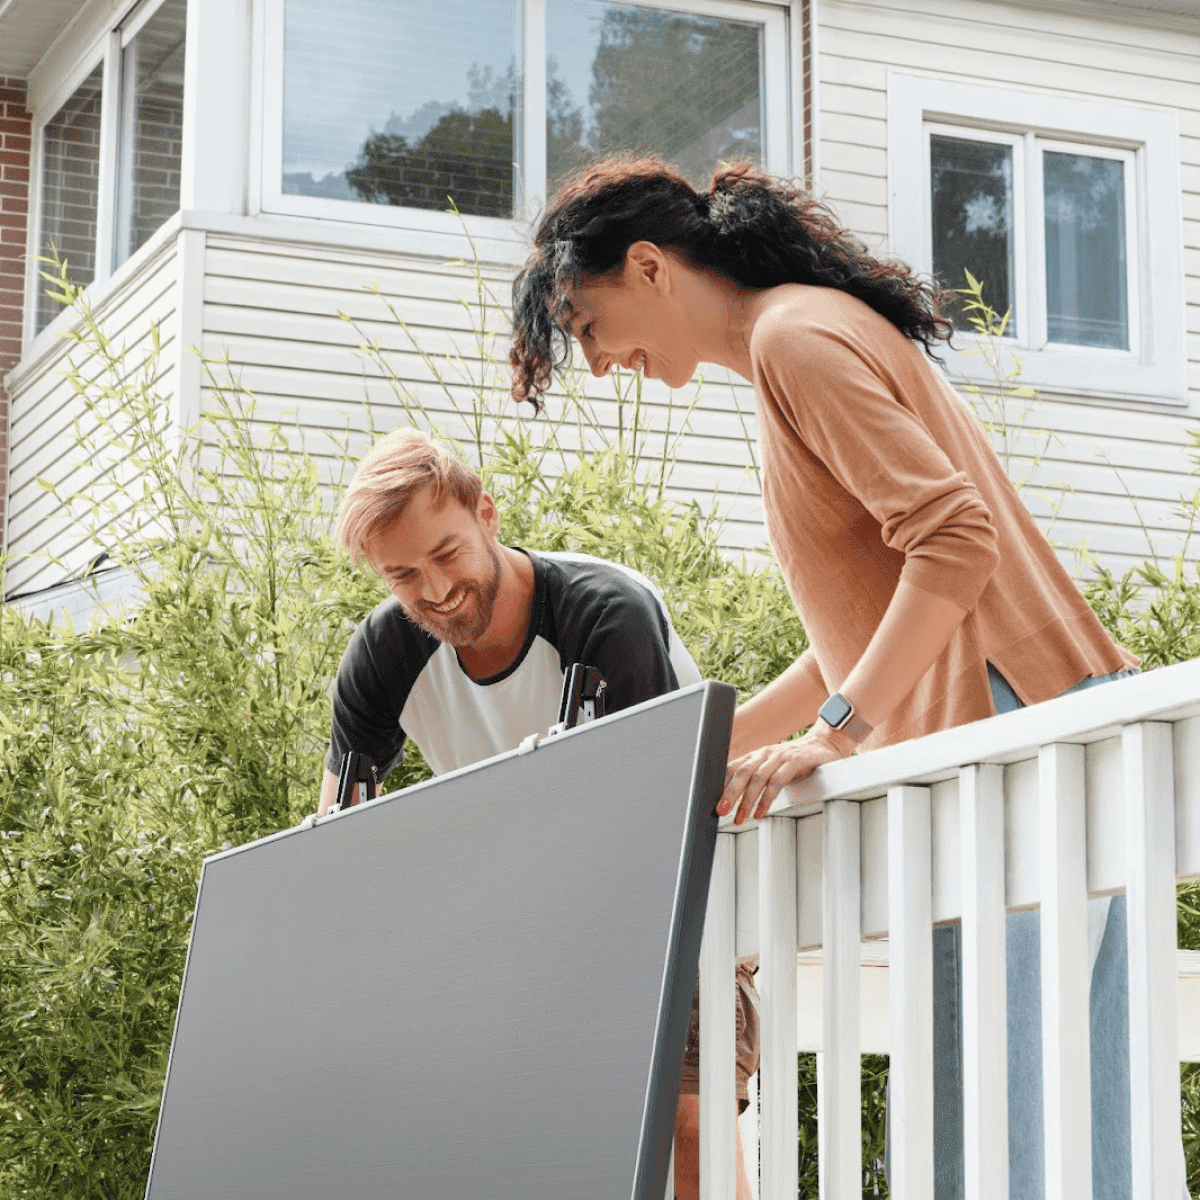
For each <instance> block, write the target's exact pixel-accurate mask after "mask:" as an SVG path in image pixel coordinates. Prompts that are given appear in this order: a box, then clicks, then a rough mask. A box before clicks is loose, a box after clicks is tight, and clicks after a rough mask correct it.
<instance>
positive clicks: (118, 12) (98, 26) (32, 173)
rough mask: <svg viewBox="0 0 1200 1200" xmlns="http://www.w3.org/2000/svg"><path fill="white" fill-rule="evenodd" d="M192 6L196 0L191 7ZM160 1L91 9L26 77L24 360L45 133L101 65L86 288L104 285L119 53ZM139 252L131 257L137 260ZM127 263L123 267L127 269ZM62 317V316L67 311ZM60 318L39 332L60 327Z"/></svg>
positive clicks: (109, 266)
mask: <svg viewBox="0 0 1200 1200" xmlns="http://www.w3.org/2000/svg"><path fill="white" fill-rule="evenodd" d="M192 2H193V3H194V2H196V0H192ZM163 3H165V0H132V2H131V3H129V4H127V5H125V6H123V7H119V6H114V5H113V4H112V3H111V2H109V3H103V4H101V3H93V4H92V5H91V6H90V9H85V10H84V13H83V16H82V18H81V19H80V20H79V21H78V22H77V23H76V24H75V25H72V26H71V27H69V28H68V30H67V31H66V33H65V34H64V35H63V37H61V38H60V39H59V41H58V42H56V43H55V44H54V46H52V47H51V49H50V51H49V52H48V53H47V55H46V57H45V58H44V59H43V60H42V62H40V63H39V64H38V66H37V67H36V68H34V71H33V73H32V74H31V77H30V88H29V100H30V104H31V106H32V108H33V122H32V130H31V135H32V136H31V142H30V151H31V152H30V156H29V201H28V212H29V223H28V227H27V229H26V239H25V293H24V308H23V312H22V336H21V341H22V347H23V353H24V352H27V351H28V350H29V348H30V347H31V346H32V344H33V342H34V340H35V338H37V337H40V336H41V335H40V334H38V333H37V307H38V304H37V302H38V295H39V293H40V292H41V291H42V289H43V288H44V287H45V280H43V279H42V278H41V276H40V274H39V272H40V271H41V270H42V264H41V263H40V262H38V261H37V259H38V255H39V254H40V253H41V245H42V167H43V161H42V157H43V134H44V133H45V129H46V126H47V125H48V124H49V123H50V121H52V120H53V119H54V117H55V116H56V115H57V113H58V110H59V109H60V108H62V106H63V105H64V104H65V103H66V102H67V101H68V100H69V99H70V98H71V96H72V95H73V94H74V92H75V89H76V88H78V87H79V85H80V84H81V83H82V82H83V81H84V80H85V79H86V78H87V77H88V76H89V75H90V74H91V73H92V71H93V70H95V68H96V65H97V64H98V63H103V64H104V71H103V78H102V81H101V93H100V147H99V169H98V174H97V180H96V190H97V196H96V245H95V259H96V266H95V274H94V275H93V277H92V281H91V283H90V284H89V285H88V286H89V288H90V287H93V286H95V285H96V284H102V283H104V282H105V281H106V280H107V279H109V278H110V277H111V276H112V274H113V237H114V234H115V232H116V230H115V220H116V207H115V206H116V185H117V178H116V172H117V143H118V136H119V131H120V105H121V97H120V95H119V92H120V86H119V84H120V79H121V50H122V47H123V46H124V45H126V44H127V43H128V42H129V41H130V40H131V39H132V38H133V37H134V35H135V34H136V33H137V32H138V30H139V29H141V27H142V26H143V25H145V23H146V22H147V21H148V20H149V19H150V18H151V17H152V16H153V15H154V14H155V13H156V12H157V11H158V9H159V8H160V7H161V5H162V4H163ZM142 249H145V247H142V248H140V249H139V250H138V251H137V252H136V253H135V254H134V255H132V256H131V257H132V258H137V257H138V256H139V255H140V254H141V252H142ZM124 265H125V264H124V263H122V264H121V266H122V267H124ZM64 311H66V310H64ZM61 317H62V314H61V313H60V314H58V315H57V316H56V317H55V318H54V320H52V321H51V322H50V324H49V325H47V326H46V329H44V330H42V331H41V332H42V334H44V333H46V332H47V331H48V330H50V329H52V328H54V327H55V326H57V325H58V323H59V320H60V318H61Z"/></svg>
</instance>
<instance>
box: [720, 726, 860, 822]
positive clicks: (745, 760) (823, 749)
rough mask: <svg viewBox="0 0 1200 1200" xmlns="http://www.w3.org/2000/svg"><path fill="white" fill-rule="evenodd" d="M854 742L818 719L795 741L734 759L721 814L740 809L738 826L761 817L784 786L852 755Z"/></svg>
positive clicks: (722, 801)
mask: <svg viewBox="0 0 1200 1200" xmlns="http://www.w3.org/2000/svg"><path fill="white" fill-rule="evenodd" d="M853 753H854V742H853V741H851V740H850V738H848V737H847V736H846V735H845V734H844V733H839V732H838V731H837V730H836V729H831V728H830V727H829V726H828V725H827V724H826V723H825V722H824V721H818V722H817V724H815V725H814V726H813V727H812V728H811V729H810V730H809V731H808V732H807V733H806V734H805V735H804V736H803V737H802V738H800V739H799V740H798V741H795V742H777V743H776V744H775V745H773V746H764V747H763V748H762V749H761V750H752V751H751V752H750V753H749V754H743V755H742V757H741V758H736V759H734V760H733V761H732V762H731V763H730V764H729V765H728V766H727V767H726V768H725V791H724V792H722V794H721V799H720V801H719V802H718V803H717V815H718V816H721V817H723V816H726V815H727V814H728V813H731V812H734V811H735V810H736V815H735V816H734V818H733V823H734V824H735V825H743V824H745V822H746V821H747V820H749V818H750V817H752V816H753V817H754V819H755V820H761V819H762V818H763V817H765V816H766V815H767V810H768V809H769V808H770V807H771V802H772V801H773V800H774V799H775V797H776V796H778V795H779V792H780V790H781V789H783V788H785V787H787V785H788V784H789V783H795V782H796V781H797V780H798V779H805V778H807V777H808V776H809V775H811V774H812V773H813V772H814V771H815V770H816V769H817V768H818V767H819V766H822V765H823V764H825V763H829V762H836V761H837V760H838V759H840V758H849V756H850V755H851V754H853Z"/></svg>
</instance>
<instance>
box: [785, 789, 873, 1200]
mask: <svg viewBox="0 0 1200 1200" xmlns="http://www.w3.org/2000/svg"><path fill="white" fill-rule="evenodd" d="M824 868H825V870H824V875H825V884H824V889H823V892H822V922H821V924H822V935H823V936H822V951H821V960H822V971H821V975H822V978H823V984H824V991H825V995H824V1007H825V1011H824V1013H823V1022H824V1045H825V1049H824V1056H823V1059H822V1062H821V1077H820V1080H819V1085H818V1090H817V1097H818V1110H819V1111H818V1121H817V1125H818V1134H819V1140H820V1164H819V1174H820V1181H821V1183H820V1193H821V1200H850V1198H852V1197H861V1196H862V1051H861V1037H860V1033H859V1021H860V1014H859V996H858V991H859V972H860V971H861V951H860V949H859V943H860V935H859V930H860V917H859V906H860V886H861V882H860V878H859V806H858V803H857V802H856V801H853V800H831V801H830V802H829V803H828V804H826V805H825V862H824ZM793 1090H794V1089H793ZM793 1157H795V1152H794V1150H793ZM763 1195H764V1197H765V1196H770V1197H772V1198H774V1197H776V1196H779V1197H784V1196H793V1195H795V1187H794V1186H793V1189H792V1191H791V1192H786V1193H785V1192H783V1191H778V1192H775V1191H768V1190H767V1187H766V1184H765V1176H764V1187H763Z"/></svg>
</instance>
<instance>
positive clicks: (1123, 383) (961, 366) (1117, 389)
mask: <svg viewBox="0 0 1200 1200" xmlns="http://www.w3.org/2000/svg"><path fill="white" fill-rule="evenodd" d="M954 343H955V344H954V345H953V346H951V347H947V348H946V349H945V351H944V352H942V357H943V358H944V359H945V360H946V368H947V370H948V372H949V374H950V375H951V377H952V378H956V379H962V378H966V379H967V380H969V381H970V382H972V383H977V384H979V385H980V386H981V387H987V386H988V385H989V384H990V385H992V386H995V385H996V382H997V380H996V372H995V371H994V370H993V369H992V368H991V367H990V366H989V365H988V363H987V362H986V360H985V358H984V356H983V354H982V352H981V348H982V345H983V343H982V342H981V340H980V339H978V338H974V337H967V336H964V335H963V334H961V333H957V334H955V337H954ZM1018 366H1019V368H1020V373H1019V374H1018V375H1016V376H1015V377H1014V378H1012V379H1010V380H1008V383H1009V384H1010V385H1011V386H1014V387H1029V388H1034V389H1036V390H1037V391H1038V392H1039V393H1044V394H1051V395H1057V396H1074V397H1079V398H1087V399H1093V398H1094V399H1100V400H1116V401H1129V402H1132V403H1136V404H1138V405H1155V406H1160V407H1163V408H1168V409H1171V410H1174V411H1180V410H1187V409H1188V408H1189V406H1190V402H1189V397H1188V390H1187V373H1186V371H1187V367H1186V363H1184V362H1182V361H1181V362H1180V363H1179V364H1178V367H1177V368H1175V369H1174V370H1172V369H1170V368H1168V367H1165V366H1162V365H1159V364H1154V363H1145V362H1140V361H1139V360H1138V359H1137V357H1136V356H1135V355H1133V354H1130V353H1126V352H1123V351H1118V350H1091V351H1088V350H1082V351H1075V350H1072V349H1071V348H1068V347H1062V346H1047V347H1045V348H1044V349H1041V350H1031V349H1029V348H1027V347H1021V346H1013V345H1002V346H1001V347H1000V363H999V369H1000V371H999V373H1000V374H1001V375H1007V374H1008V373H1009V372H1010V371H1014V370H1016V369H1017V368H1018Z"/></svg>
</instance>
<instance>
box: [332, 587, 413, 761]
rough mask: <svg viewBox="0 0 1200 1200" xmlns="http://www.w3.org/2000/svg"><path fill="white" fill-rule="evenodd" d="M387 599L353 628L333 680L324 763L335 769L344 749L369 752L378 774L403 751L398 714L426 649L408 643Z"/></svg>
mask: <svg viewBox="0 0 1200 1200" xmlns="http://www.w3.org/2000/svg"><path fill="white" fill-rule="evenodd" d="M385 605H386V602H385ZM385 605H381V606H380V607H379V608H377V609H376V610H375V612H373V613H371V615H370V616H368V617H367V619H366V620H365V621H363V623H362V624H361V625H359V627H358V628H357V629H356V630H355V631H354V636H353V637H352V638H351V639H350V644H349V645H348V646H347V647H346V652H345V654H343V655H342V662H341V665H340V666H339V667H338V672H337V677H336V679H335V680H334V684H333V722H332V726H331V729H330V736H329V753H328V754H327V755H326V757H325V765H326V767H328V768H329V770H331V771H333V772H335V773H336V772H337V771H338V770H339V768H340V767H341V762H342V755H343V754H345V753H346V751H347V750H357V751H358V752H359V753H361V754H368V755H370V757H371V758H372V759H373V760H374V762H375V767H376V770H377V771H378V774H379V778H380V779H382V778H384V776H385V775H387V773H388V772H389V771H390V770H391V769H392V768H393V767H394V766H395V765H396V763H398V762H399V761H400V758H401V756H402V755H403V753H404V730H403V729H401V728H400V714H401V712H403V711H404V705H405V702H406V701H407V699H408V693H409V691H410V689H411V687H412V683H413V680H414V679H415V678H416V675H417V674H418V673H419V672H420V670H421V668H422V667H423V666H424V663H425V661H426V659H427V658H428V656H429V655H428V652H424V653H422V649H423V648H422V649H419V648H417V647H415V646H412V645H406V643H408V642H410V641H411V640H412V639H411V638H410V637H406V636H405V634H406V633H407V632H408V631H406V630H405V629H404V628H403V627H402V626H400V625H398V624H397V622H396V620H395V614H392V613H391V612H390V611H389V609H388V608H386V607H385ZM401 620H402V618H401ZM414 659H416V660H417V661H413V660H414Z"/></svg>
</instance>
